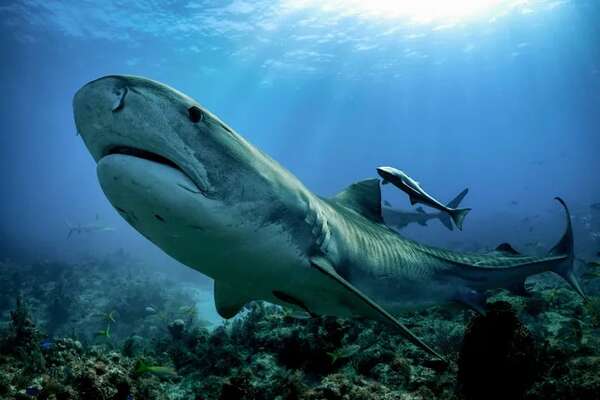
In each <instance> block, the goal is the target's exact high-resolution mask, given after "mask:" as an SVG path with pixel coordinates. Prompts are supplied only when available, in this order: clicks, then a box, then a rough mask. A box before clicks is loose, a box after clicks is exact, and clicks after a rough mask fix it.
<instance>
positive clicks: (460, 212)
mask: <svg viewBox="0 0 600 400" xmlns="http://www.w3.org/2000/svg"><path fill="white" fill-rule="evenodd" d="M469 211H471V209H470V208H453V209H451V210H450V211H449V212H448V213H449V214H450V218H452V221H454V224H455V225H456V227H457V228H458V229H459V230H461V231H462V228H463V221H464V219H465V217H466V216H467V214H468V213H469Z"/></svg>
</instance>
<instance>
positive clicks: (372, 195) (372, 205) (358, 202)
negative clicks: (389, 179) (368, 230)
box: [334, 179, 383, 223]
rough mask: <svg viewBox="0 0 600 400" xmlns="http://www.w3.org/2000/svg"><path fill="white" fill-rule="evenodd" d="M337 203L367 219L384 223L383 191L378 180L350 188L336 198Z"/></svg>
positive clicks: (353, 185)
mask: <svg viewBox="0 0 600 400" xmlns="http://www.w3.org/2000/svg"><path fill="white" fill-rule="evenodd" d="M334 200H335V202H337V203H338V204H340V205H342V206H344V207H347V208H350V209H351V210H354V211H356V212H357V213H359V214H360V215H362V216H363V217H365V218H368V219H370V220H372V221H375V222H379V223H383V217H382V216H381V190H380V188H379V180H378V179H366V180H364V181H359V182H356V183H353V184H352V185H350V186H348V187H347V188H346V189H345V190H343V191H342V192H340V193H338V194H337V195H336V196H335V197H334Z"/></svg>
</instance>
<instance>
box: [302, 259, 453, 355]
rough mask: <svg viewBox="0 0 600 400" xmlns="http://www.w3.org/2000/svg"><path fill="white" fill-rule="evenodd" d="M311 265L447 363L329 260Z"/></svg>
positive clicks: (317, 260)
mask: <svg viewBox="0 0 600 400" xmlns="http://www.w3.org/2000/svg"><path fill="white" fill-rule="evenodd" d="M310 263H311V265H312V266H313V267H315V268H316V269H317V270H319V271H320V272H322V273H324V274H325V275H327V276H329V277H330V278H331V279H332V280H334V281H335V282H337V283H338V284H339V285H341V286H343V287H344V288H346V290H348V291H349V292H350V293H352V294H353V295H355V296H356V297H357V298H358V299H359V300H361V301H362V302H363V303H364V304H365V305H367V306H368V307H370V308H371V309H372V310H374V311H375V312H377V313H378V314H379V315H380V317H381V318H382V319H383V320H385V321H387V322H389V323H391V324H392V325H393V326H395V327H396V328H398V329H399V330H400V332H401V333H402V335H403V336H404V337H405V338H407V339H408V340H409V341H410V342H411V343H412V344H414V345H415V346H417V347H419V348H421V349H423V350H425V351H426V352H428V353H429V354H431V355H433V356H434V357H437V358H439V359H440V360H442V361H444V362H446V359H445V358H444V357H442V356H441V355H440V354H438V353H437V352H436V351H435V350H433V349H432V348H431V347H429V346H428V345H427V344H426V343H425V342H423V341H422V340H421V339H419V338H418V337H417V336H416V335H415V334H414V333H412V332H411V331H410V329H408V328H407V327H406V326H404V324H402V323H401V322H400V321H398V320H397V319H396V318H394V317H393V316H392V315H391V314H390V313H388V312H387V311H385V310H384V309H383V308H381V306H380V305H379V304H377V303H375V302H374V301H373V300H371V299H370V298H368V297H367V296H366V295H365V294H363V293H362V292H361V291H360V290H358V289H357V288H356V287H354V286H353V285H352V284H351V283H350V282H348V281H347V280H345V279H344V278H343V277H341V276H340V275H339V274H338V273H337V272H336V271H335V268H334V267H333V265H331V263H330V262H329V261H328V260H327V259H325V258H323V257H312V258H311V259H310Z"/></svg>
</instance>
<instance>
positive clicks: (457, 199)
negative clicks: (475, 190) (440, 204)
mask: <svg viewBox="0 0 600 400" xmlns="http://www.w3.org/2000/svg"><path fill="white" fill-rule="evenodd" d="M467 193H469V188H465V190H463V191H462V192H460V193H459V194H458V195H457V196H456V197H455V198H453V199H452V200H450V201H449V202H448V204H446V207H448V208H457V207H458V206H460V202H461V201H462V200H463V199H464V198H465V196H466V195H467ZM463 219H464V215H463ZM439 220H440V222H441V223H442V224H444V226H445V227H446V228H448V230H451V231H453V230H454V226H452V221H451V220H450V217H449V216H448V214H446V213H445V212H442V213H440V214H439Z"/></svg>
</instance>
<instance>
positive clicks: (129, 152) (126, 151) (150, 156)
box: [104, 146, 185, 175]
mask: <svg viewBox="0 0 600 400" xmlns="http://www.w3.org/2000/svg"><path fill="white" fill-rule="evenodd" d="M111 154H122V155H126V156H132V157H137V158H142V159H144V160H148V161H152V162H155V163H158V164H163V165H166V166H169V167H171V168H175V169H177V170H179V171H181V172H182V173H183V174H184V175H185V172H184V171H183V170H182V169H181V168H179V166H178V165H177V164H175V163H174V162H173V161H171V160H169V159H168V158H166V157H164V156H161V155H160V154H156V153H152V152H150V151H146V150H142V149H137V148H135V147H128V146H113V147H111V148H109V149H108V150H107V151H106V152H105V154H104V157H106V156H109V155H111Z"/></svg>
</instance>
